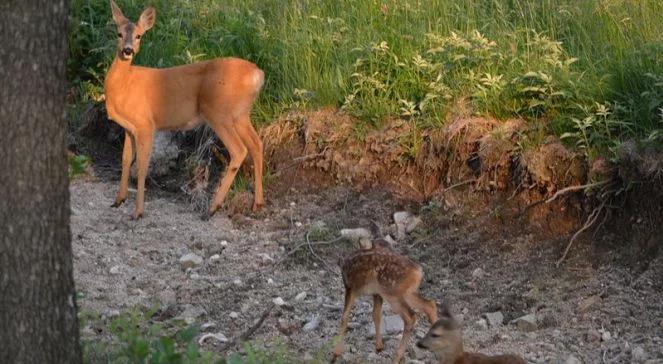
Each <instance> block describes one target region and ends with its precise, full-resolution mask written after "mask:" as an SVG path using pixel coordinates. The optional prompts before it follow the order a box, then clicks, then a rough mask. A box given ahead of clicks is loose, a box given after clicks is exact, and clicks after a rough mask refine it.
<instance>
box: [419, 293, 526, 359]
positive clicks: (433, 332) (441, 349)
mask: <svg viewBox="0 0 663 364" xmlns="http://www.w3.org/2000/svg"><path fill="white" fill-rule="evenodd" d="M440 314H441V315H440V319H439V320H438V321H437V322H435V324H433V326H432V327H431V328H430V330H429V331H428V333H427V334H426V336H425V337H424V338H423V339H421V340H419V342H418V343H417V346H418V347H420V348H423V349H427V350H430V351H432V352H434V353H435V356H437V359H438V360H439V363H440V364H525V360H523V359H522V358H519V357H517V356H515V355H496V356H487V355H483V354H478V353H467V352H465V351H464V350H463V335H462V333H461V330H460V327H459V326H460V325H459V324H458V322H457V321H456V319H455V318H454V317H453V316H452V315H451V312H450V310H449V306H448V305H447V304H446V302H445V303H444V304H443V305H442V312H441V313H440Z"/></svg>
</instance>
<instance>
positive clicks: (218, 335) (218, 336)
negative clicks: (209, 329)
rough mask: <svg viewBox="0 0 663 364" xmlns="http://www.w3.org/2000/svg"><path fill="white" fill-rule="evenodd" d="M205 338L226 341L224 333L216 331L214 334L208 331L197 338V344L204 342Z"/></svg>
mask: <svg viewBox="0 0 663 364" xmlns="http://www.w3.org/2000/svg"><path fill="white" fill-rule="evenodd" d="M207 339H214V340H216V341H218V342H221V343H225V342H228V338H227V337H226V336H225V335H223V334H222V333H220V332H217V333H216V334H213V333H209V334H205V335H203V336H201V337H200V339H198V345H202V344H204V343H205V340H207Z"/></svg>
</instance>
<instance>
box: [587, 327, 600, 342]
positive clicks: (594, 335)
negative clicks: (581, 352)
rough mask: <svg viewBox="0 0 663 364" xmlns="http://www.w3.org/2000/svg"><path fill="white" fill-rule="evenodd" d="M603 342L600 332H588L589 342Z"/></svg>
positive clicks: (592, 330)
mask: <svg viewBox="0 0 663 364" xmlns="http://www.w3.org/2000/svg"><path fill="white" fill-rule="evenodd" d="M599 341H601V333H600V332H598V330H594V329H591V330H589V331H587V342H590V343H594V342H599Z"/></svg>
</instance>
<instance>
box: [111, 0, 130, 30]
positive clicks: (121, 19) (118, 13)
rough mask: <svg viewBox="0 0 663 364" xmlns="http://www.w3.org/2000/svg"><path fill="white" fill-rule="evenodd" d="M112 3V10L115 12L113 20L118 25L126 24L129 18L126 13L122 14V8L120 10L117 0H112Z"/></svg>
mask: <svg viewBox="0 0 663 364" xmlns="http://www.w3.org/2000/svg"><path fill="white" fill-rule="evenodd" d="M110 5H111V12H112V13H113V20H114V21H115V24H116V25H117V26H122V25H124V24H126V23H127V22H128V21H129V19H127V18H126V17H125V16H124V14H122V10H120V7H119V6H117V4H116V3H115V1H113V0H110Z"/></svg>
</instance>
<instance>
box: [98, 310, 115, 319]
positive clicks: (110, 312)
mask: <svg viewBox="0 0 663 364" xmlns="http://www.w3.org/2000/svg"><path fill="white" fill-rule="evenodd" d="M101 315H102V316H103V317H105V318H106V319H110V318H114V317H118V316H120V310H117V309H114V308H107V309H105V310H104V312H103V313H102V314H101Z"/></svg>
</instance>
